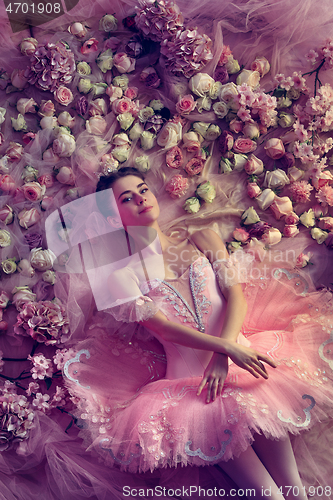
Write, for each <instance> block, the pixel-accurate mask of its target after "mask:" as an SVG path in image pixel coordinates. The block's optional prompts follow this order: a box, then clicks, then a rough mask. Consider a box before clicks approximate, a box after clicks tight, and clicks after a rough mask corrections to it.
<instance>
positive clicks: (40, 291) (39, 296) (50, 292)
mask: <svg viewBox="0 0 333 500" xmlns="http://www.w3.org/2000/svg"><path fill="white" fill-rule="evenodd" d="M32 291H33V293H35V294H36V300H37V301H40V300H52V299H54V287H53V286H52V285H51V284H50V283H47V282H46V281H43V280H39V281H37V283H36V284H35V285H34V286H33V289H32Z"/></svg>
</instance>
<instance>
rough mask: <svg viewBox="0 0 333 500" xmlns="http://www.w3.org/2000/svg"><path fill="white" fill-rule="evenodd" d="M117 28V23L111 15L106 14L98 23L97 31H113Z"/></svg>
mask: <svg viewBox="0 0 333 500" xmlns="http://www.w3.org/2000/svg"><path fill="white" fill-rule="evenodd" d="M117 27H118V21H117V19H116V18H115V17H114V16H113V15H112V14H106V15H105V16H103V17H102V19H100V21H99V25H98V29H99V30H100V31H106V32H109V31H115V30H116V29H117Z"/></svg>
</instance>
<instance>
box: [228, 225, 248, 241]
mask: <svg viewBox="0 0 333 500" xmlns="http://www.w3.org/2000/svg"><path fill="white" fill-rule="evenodd" d="M232 236H233V238H234V239H235V240H236V241H240V242H241V243H245V242H246V241H247V240H248V239H249V237H250V235H249V233H248V232H247V231H246V230H245V229H243V228H242V227H239V228H237V229H235V230H234V232H233V233H232Z"/></svg>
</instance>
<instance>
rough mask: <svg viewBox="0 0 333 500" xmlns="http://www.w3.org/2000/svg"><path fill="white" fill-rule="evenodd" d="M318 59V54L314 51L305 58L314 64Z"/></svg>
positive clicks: (310, 51)
mask: <svg viewBox="0 0 333 500" xmlns="http://www.w3.org/2000/svg"><path fill="white" fill-rule="evenodd" d="M318 57H319V55H318V53H317V52H316V51H315V50H313V49H311V50H309V52H308V53H307V54H306V55H305V58H306V59H307V60H308V61H309V62H310V63H312V64H315V63H316V61H317V59H318Z"/></svg>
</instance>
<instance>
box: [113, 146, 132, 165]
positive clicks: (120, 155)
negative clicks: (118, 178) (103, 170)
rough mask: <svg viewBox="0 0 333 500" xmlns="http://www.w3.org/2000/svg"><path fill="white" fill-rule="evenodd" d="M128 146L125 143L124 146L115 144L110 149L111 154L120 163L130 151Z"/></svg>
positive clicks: (126, 157)
mask: <svg viewBox="0 0 333 500" xmlns="http://www.w3.org/2000/svg"><path fill="white" fill-rule="evenodd" d="M130 149H131V148H130V146H129V145H125V146H116V147H115V148H114V149H113V150H112V155H113V156H114V157H115V158H116V160H118V161H119V162H120V163H124V161H126V160H127V159H128V156H129V153H130Z"/></svg>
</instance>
